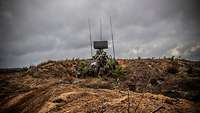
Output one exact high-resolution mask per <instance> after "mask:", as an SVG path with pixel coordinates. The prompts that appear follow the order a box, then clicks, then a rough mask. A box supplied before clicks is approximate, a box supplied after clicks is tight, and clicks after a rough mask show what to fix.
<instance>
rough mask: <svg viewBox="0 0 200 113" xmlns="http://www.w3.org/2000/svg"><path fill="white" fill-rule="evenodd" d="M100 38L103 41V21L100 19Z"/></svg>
mask: <svg viewBox="0 0 200 113" xmlns="http://www.w3.org/2000/svg"><path fill="white" fill-rule="evenodd" d="M100 40H101V41H102V21H101V19H100Z"/></svg>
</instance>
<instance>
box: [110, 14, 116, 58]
mask: <svg viewBox="0 0 200 113" xmlns="http://www.w3.org/2000/svg"><path fill="white" fill-rule="evenodd" d="M110 30H111V37H112V47H113V58H114V60H115V45H114V39H113V29H112V19H111V16H110Z"/></svg>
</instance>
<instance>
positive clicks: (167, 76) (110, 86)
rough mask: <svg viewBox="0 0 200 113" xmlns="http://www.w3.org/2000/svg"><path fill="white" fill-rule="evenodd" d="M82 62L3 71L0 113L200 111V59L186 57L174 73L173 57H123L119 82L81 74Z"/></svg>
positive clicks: (0, 90) (44, 64)
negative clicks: (78, 72) (130, 88)
mask: <svg viewBox="0 0 200 113" xmlns="http://www.w3.org/2000/svg"><path fill="white" fill-rule="evenodd" d="M80 62H81V61H79V60H65V61H59V62H58V61H57V62H55V61H49V62H47V63H43V64H40V65H38V66H35V67H31V68H29V69H28V71H22V72H16V73H5V72H4V73H1V74H0V113H104V112H105V113H128V111H129V112H130V113H134V112H137V113H151V112H152V113H155V112H156V113H199V112H200V108H199V107H200V103H199V101H198V99H199V97H198V96H199V92H198V91H199V90H198V89H199V82H198V81H199V69H200V66H199V62H191V61H184V60H181V61H179V62H178V71H177V72H176V73H174V72H173V71H172V72H171V71H170V70H169V69H170V68H171V66H172V64H173V63H172V62H171V61H170V60H150V59H148V60H147V59H146V60H119V64H120V65H121V66H122V67H123V69H124V73H125V75H123V76H121V77H119V82H117V83H116V80H115V79H112V78H108V79H103V78H91V77H86V78H81V79H80V78H77V77H76V70H75V67H76V66H79V63H80ZM173 66H174V65H173ZM191 67H192V69H191ZM149 78H150V79H151V80H150V81H151V82H150V83H149V84H146V83H147V81H148V80H149ZM128 83H132V84H135V87H136V89H135V91H127V89H128ZM145 85H147V87H146V88H143V86H145ZM190 97H191V98H190Z"/></svg>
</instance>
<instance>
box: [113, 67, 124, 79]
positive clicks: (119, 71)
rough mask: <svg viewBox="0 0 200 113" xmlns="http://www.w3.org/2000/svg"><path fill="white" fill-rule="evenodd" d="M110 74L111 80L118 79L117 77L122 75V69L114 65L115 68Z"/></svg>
mask: <svg viewBox="0 0 200 113" xmlns="http://www.w3.org/2000/svg"><path fill="white" fill-rule="evenodd" d="M111 74H112V75H111V76H112V77H113V78H118V77H119V76H121V75H123V70H122V67H121V66H119V65H116V68H115V69H113V70H112V73H111Z"/></svg>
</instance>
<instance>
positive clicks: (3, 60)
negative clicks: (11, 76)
mask: <svg viewBox="0 0 200 113" xmlns="http://www.w3.org/2000/svg"><path fill="white" fill-rule="evenodd" d="M199 6H200V4H199V2H198V0H0V67H22V66H29V65H32V64H37V63H40V62H43V61H47V60H50V59H51V60H62V59H66V58H73V57H80V58H89V57H90V44H89V31H88V18H89V19H90V22H91V27H92V39H93V40H99V34H100V33H99V31H100V30H99V26H100V24H99V23H100V22H99V21H100V19H101V20H102V26H103V27H102V29H103V30H102V33H103V39H104V40H108V41H109V47H110V48H109V51H108V53H109V54H111V55H112V48H111V47H112V45H111V33H110V25H109V17H110V16H111V17H112V23H113V31H114V40H115V47H116V48H115V50H116V56H117V58H133V57H136V56H141V57H163V56H181V57H182V58H187V59H192V60H199V59H200V54H198V53H200V12H199V11H200V10H199Z"/></svg>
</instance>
